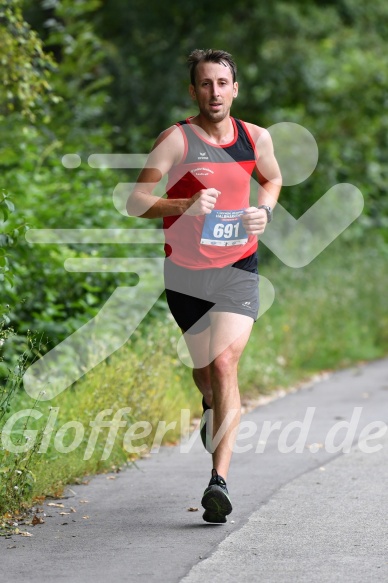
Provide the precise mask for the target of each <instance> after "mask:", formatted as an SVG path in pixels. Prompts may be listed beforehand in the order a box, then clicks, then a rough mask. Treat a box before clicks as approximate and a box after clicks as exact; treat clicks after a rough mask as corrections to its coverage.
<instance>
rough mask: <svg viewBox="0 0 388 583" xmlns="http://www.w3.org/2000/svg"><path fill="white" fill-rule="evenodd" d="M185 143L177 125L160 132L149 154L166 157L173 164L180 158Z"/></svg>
mask: <svg viewBox="0 0 388 583" xmlns="http://www.w3.org/2000/svg"><path fill="white" fill-rule="evenodd" d="M184 148H185V142H184V138H183V134H182V131H181V130H180V129H179V126H178V125H173V126H171V127H169V128H167V129H166V130H164V131H162V132H161V133H160V134H159V136H158V137H157V139H156V140H155V143H154V145H153V147H152V150H151V153H152V154H153V155H154V156H155V155H162V156H168V158H169V159H170V160H171V162H172V163H173V164H176V163H177V162H179V160H180V159H181V158H182V155H183V152H184Z"/></svg>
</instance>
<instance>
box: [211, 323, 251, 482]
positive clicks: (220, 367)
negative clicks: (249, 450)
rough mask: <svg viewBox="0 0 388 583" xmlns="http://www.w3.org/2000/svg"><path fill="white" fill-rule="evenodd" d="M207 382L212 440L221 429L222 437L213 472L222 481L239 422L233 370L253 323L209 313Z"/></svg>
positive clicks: (227, 467) (239, 403) (238, 406)
mask: <svg viewBox="0 0 388 583" xmlns="http://www.w3.org/2000/svg"><path fill="white" fill-rule="evenodd" d="M210 318H211V338H210V357H211V359H212V362H211V364H210V379H211V389H212V394H213V401H212V409H213V436H216V435H217V432H218V430H219V429H220V428H221V426H222V424H223V422H224V421H225V423H226V427H225V426H223V427H222V437H221V439H220V441H219V443H218V445H217V447H216V448H215V451H214V453H213V468H215V469H216V470H217V472H218V473H219V474H220V475H221V476H223V477H224V478H225V479H226V477H227V474H228V470H229V465H230V460H231V457H232V450H233V446H234V441H235V438H236V434H237V430H238V425H239V422H240V410H241V401H240V392H239V387H238V379H237V368H238V363H239V360H240V357H241V355H242V352H243V350H244V348H245V346H246V344H247V342H248V339H249V336H250V333H251V330H252V325H253V319H252V318H250V317H249V316H243V315H241V314H234V313H228V312H212V313H211V314H210Z"/></svg>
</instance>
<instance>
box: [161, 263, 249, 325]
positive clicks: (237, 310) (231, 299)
mask: <svg viewBox="0 0 388 583" xmlns="http://www.w3.org/2000/svg"><path fill="white" fill-rule="evenodd" d="M257 264H258V260H257V253H253V254H252V255H250V256H249V257H246V258H244V259H240V260H239V261H237V262H236V263H233V265H228V266H227V267H222V268H210V269H197V270H196V269H187V268H185V267H180V266H179V265H176V264H175V263H173V262H172V261H171V260H170V259H168V258H167V259H166V260H165V264H164V280H165V287H166V296H167V303H168V306H169V308H170V310H171V313H172V315H173V317H174V318H175V320H176V322H177V324H178V326H179V327H180V328H181V329H182V330H183V331H184V332H186V331H188V330H190V334H198V333H199V332H203V330H205V329H206V328H208V327H209V326H210V316H209V314H208V312H209V311H211V312H232V313H234V314H242V315H244V316H250V317H251V318H252V319H253V320H254V321H256V319H257V314H258V311H259V286H258V283H259V275H258V268H257ZM205 314H207V316H206V317H205V318H203V319H202V320H201V322H199V323H198V324H196V323H197V322H198V320H200V319H201V318H202V317H203V316H204V315H205ZM192 327H193V328H192ZM191 328H192V329H191Z"/></svg>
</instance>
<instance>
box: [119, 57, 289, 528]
mask: <svg viewBox="0 0 388 583" xmlns="http://www.w3.org/2000/svg"><path fill="white" fill-rule="evenodd" d="M188 63H189V67H190V80H191V84H190V88H189V90H190V94H191V97H192V98H193V99H194V100H195V101H196V102H197V106H198V109H199V112H198V113H197V115H195V116H193V117H190V118H188V119H187V120H184V121H181V122H179V123H177V124H176V125H174V126H172V127H170V128H168V129H167V130H165V131H163V132H162V133H161V134H160V136H159V137H158V139H157V140H156V142H155V145H154V147H153V149H152V151H151V153H150V155H149V158H148V161H147V164H146V166H145V168H144V169H143V170H142V172H141V173H140V176H139V178H138V181H137V184H136V186H135V188H134V190H133V192H132V194H131V196H130V197H129V200H128V204H127V210H128V213H129V214H130V215H136V216H141V217H144V218H149V219H152V218H163V226H164V229H165V238H166V246H165V250H166V261H165V283H166V294H167V301H168V304H169V307H170V310H171V312H172V314H173V316H174V318H175V320H176V322H177V323H178V325H179V326H180V328H181V329H182V331H183V333H184V338H185V341H186V344H187V346H188V349H189V352H190V355H191V357H192V360H193V363H194V368H193V378H194V382H195V384H196V386H197V387H198V389H199V390H200V391H201V393H202V396H203V399H202V404H203V409H204V412H205V411H207V410H210V409H211V410H212V411H213V427H212V436H213V438H214V446H213V443H211V444H210V445H211V446H212V466H213V469H212V476H211V480H210V482H209V486H208V487H207V488H206V490H205V492H204V495H203V498H202V506H203V507H204V508H205V512H204V514H203V518H204V520H205V521H207V522H226V516H227V515H228V514H230V512H231V511H232V505H231V502H230V497H229V493H228V490H227V487H226V477H227V474H228V470H229V464H230V460H231V455H232V449H233V445H234V441H235V437H236V433H237V430H238V426H239V420H240V407H241V405H240V394H239V388H238V381H237V367H238V362H239V359H240V357H241V354H242V352H243V350H244V347H245V345H246V343H247V341H248V338H249V335H250V333H251V329H252V325H253V322H254V321H255V320H256V319H257V314H258V307H259V302H258V271H257V237H258V236H260V235H262V234H263V232H264V229H265V228H266V225H267V223H268V222H269V221H270V220H271V219H272V209H273V207H274V205H275V204H276V201H277V198H278V196H279V192H280V187H281V178H280V172H279V168H278V165H277V163H276V160H275V157H274V153H273V147H272V142H271V139H270V136H269V133H268V132H267V131H266V130H264V129H263V128H261V127H259V126H256V125H253V124H250V123H244V122H242V121H241V120H238V119H235V118H233V117H231V116H230V108H231V105H232V102H233V100H234V99H235V98H236V97H237V94H238V83H237V81H236V64H235V63H234V61H233V59H232V57H231V55H230V54H229V53H227V52H225V51H219V50H212V49H209V50H195V51H193V52H192V53H191V55H190V56H189V59H188ZM254 172H255V173H256V176H257V179H258V182H259V189H258V199H257V206H251V205H250V201H249V197H250V182H251V176H252V174H253V173H254ZM166 174H168V184H167V198H164V197H160V198H159V197H156V196H155V195H154V194H153V191H154V188H155V186H156V185H157V183H158V182H159V181H160V180H161V179H162V177H163V176H164V175H166ZM255 203H256V201H255ZM207 425H210V424H207ZM219 430H220V431H219ZM218 431H219V433H218ZM217 438H218V440H217ZM217 441H218V442H217ZM208 446H209V444H208Z"/></svg>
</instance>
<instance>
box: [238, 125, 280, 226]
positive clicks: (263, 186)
mask: <svg viewBox="0 0 388 583" xmlns="http://www.w3.org/2000/svg"><path fill="white" fill-rule="evenodd" d="M246 125H247V128H248V131H249V132H250V134H251V137H252V139H253V140H254V142H255V144H256V156H257V161H256V174H257V177H258V182H259V192H258V206H260V205H266V206H270V207H271V208H272V209H273V208H274V206H275V205H276V203H277V200H278V198H279V194H280V189H281V187H282V177H281V173H280V168H279V165H278V163H277V161H276V158H275V154H274V149H273V144H272V139H271V136H270V134H269V132H268V131H267V130H265V129H264V128H260V127H259V126H256V125H253V124H246ZM243 224H244V227H245V229H246V231H247V233H248V234H250V235H262V234H263V233H264V230H265V227H266V224H267V213H266V211H265V209H257V208H256V207H249V208H248V209H246V211H245V215H244V217H243Z"/></svg>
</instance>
